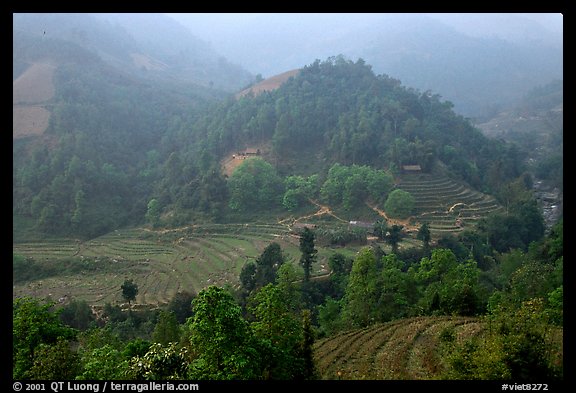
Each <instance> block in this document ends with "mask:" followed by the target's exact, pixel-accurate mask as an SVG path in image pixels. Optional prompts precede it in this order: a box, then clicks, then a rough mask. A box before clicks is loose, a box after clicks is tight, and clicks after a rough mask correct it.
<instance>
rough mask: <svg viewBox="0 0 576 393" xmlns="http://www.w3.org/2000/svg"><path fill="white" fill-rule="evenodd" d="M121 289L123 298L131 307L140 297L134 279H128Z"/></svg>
mask: <svg viewBox="0 0 576 393" xmlns="http://www.w3.org/2000/svg"><path fill="white" fill-rule="evenodd" d="M120 288H122V297H123V298H124V300H126V301H127V302H128V304H129V305H130V304H131V302H132V301H133V300H135V299H136V295H138V284H136V283H135V282H134V281H133V280H132V279H126V280H124V283H123V284H122V286H121V287H120Z"/></svg>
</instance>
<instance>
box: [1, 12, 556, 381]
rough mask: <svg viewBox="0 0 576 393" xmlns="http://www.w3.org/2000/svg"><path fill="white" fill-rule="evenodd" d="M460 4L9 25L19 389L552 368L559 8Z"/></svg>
mask: <svg viewBox="0 0 576 393" xmlns="http://www.w3.org/2000/svg"><path fill="white" fill-rule="evenodd" d="M458 15H459V14H454V15H450V16H448V15H442V14H438V15H435V14H392V15H390V14H375V15H371V16H368V15H364V14H356V15H350V14H334V15H332V16H330V14H303V15H301V19H299V20H300V22H299V23H297V24H295V25H294V26H292V24H291V23H292V22H290V21H295V20H298V19H290V18H298V15H293V14H286V15H285V16H281V15H279V14H222V15H217V14H206V15H204V16H203V17H202V15H196V14H190V15H185V14H181V15H179V14H87V13H86V14H17V13H16V14H13V263H12V272H13V275H12V281H13V318H12V325H13V330H12V341H13V361H12V378H13V379H14V380H92V381H97V380H140V381H142V380H148V381H151V380H191V381H202V380H210V381H216V380H297V381H309V380H379V381H384V380H403V381H406V380H410V381H412V380H475V381H493V380H502V381H504V380H507V381H514V382H518V383H522V382H533V383H540V384H541V383H545V382H546V383H551V384H560V383H562V382H563V380H564V377H563V298H564V295H563V81H562V56H563V52H562V41H561V36H562V19H561V15H560V22H559V27H558V20H557V19H555V17H554V15H553V14H542V15H540V14H534V15H530V14H494V15H493V17H494V18H495V19H494V21H496V22H495V23H497V21H502V20H506V21H509V22H510V24H509V25H506V24H504V25H502V24H500V27H499V28H498V29H496V28H494V29H491V28H489V27H490V26H489V24H488V23H489V20H491V19H490V18H491V17H490V16H489V14H469V15H468V16H467V18H469V19H468V23H464V22H463V21H464V20H466V19H462V21H460V20H459V19H458V18H457V16H458ZM538 16H539V17H541V18H542V20H541V21H540V22H539V21H538V19H537V17H538ZM284 17H285V18H286V19H283V18H284ZM346 18H350V19H349V20H348V19H346ZM362 18H365V19H362ZM462 18H464V16H462ZM352 20H354V21H356V22H358V21H362V23H351V21H352ZM234 21H237V22H238V25H235V24H234V23H233V22H234ZM346 21H348V22H346ZM405 22H406V23H405ZM408 22H409V23H408ZM219 23H222V25H220V24H219ZM284 23H286V25H284ZM467 24H468V27H472V28H473V29H475V30H473V29H470V30H466V28H467V27H466V25H467ZM274 25H276V26H278V27H279V26H292V27H286V28H285V31H284V34H285V35H282V33H280V32H279V31H280V30H279V31H275V33H274V34H270V35H269V36H268V37H267V38H266V36H267V34H266V33H265V32H264V31H265V30H258V29H265V28H266V29H272V28H273V26H274ZM320 26H324V28H323V29H320ZM358 26H362V27H361V28H360V27H358ZM521 27H524V30H523V31H524V32H525V33H524V34H528V36H527V37H525V41H524V38H523V37H522V36H521V35H520V33H519V32H518V31H521ZM202 29H205V30H202ZM516 29H518V30H516ZM556 29H559V30H556ZM320 30H322V32H321V31H320ZM485 30H486V31H491V33H492V35H488V33H486V35H483V34H485V33H484V31H485ZM270 31H272V30H270ZM422 31H426V32H427V34H426V35H423V34H422ZM558 31H559V32H560V33H558ZM527 32H531V33H530V34H529V33H527ZM291 35H292V38H290V37H291ZM303 36H308V37H309V38H308V39H309V40H310V42H309V43H308V44H307V45H304V44H303V43H302V37H303ZM314 37H316V38H314ZM298 39H299V40H300V43H299V44H298V42H297V40H298ZM293 40H294V41H293ZM228 42H234V43H235V45H230V44H229V43H228ZM238 47H241V48H244V49H243V52H242V53H240V52H239V51H238ZM281 48H283V51H281V50H280V49H281ZM457 48H460V49H461V50H460V52H459V51H458V50H456V49H457ZM250 51H252V52H250ZM450 53H452V54H450ZM504 53H505V54H504ZM248 54H250V55H248ZM543 59H546V61H544V60H543ZM470 61H473V62H474V65H473V66H472V65H471V64H470ZM268 72H273V74H268ZM263 73H264V74H265V76H263ZM445 97H449V99H447V98H445ZM78 383H79V384H80V382H78ZM86 386H88V385H86ZM94 386H96V385H94ZM249 386H252V385H249ZM258 386H260V385H258ZM266 386H267V385H263V387H266ZM551 386H552V385H551ZM96 387H97V386H96Z"/></svg>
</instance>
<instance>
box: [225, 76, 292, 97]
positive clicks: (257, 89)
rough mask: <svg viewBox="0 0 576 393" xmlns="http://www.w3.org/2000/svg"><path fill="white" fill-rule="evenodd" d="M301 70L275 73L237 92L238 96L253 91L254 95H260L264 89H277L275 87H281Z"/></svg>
mask: <svg viewBox="0 0 576 393" xmlns="http://www.w3.org/2000/svg"><path fill="white" fill-rule="evenodd" d="M299 71H300V70H299V69H297V70H291V71H286V72H283V73H281V74H278V75H274V76H272V77H270V78H266V79H264V80H263V81H261V82H258V83H256V84H255V85H252V86H250V87H248V88H246V89H244V90H242V91H241V92H239V93H237V94H236V98H239V97H244V96H245V95H248V94H250V93H252V94H254V95H258V94H260V93H262V92H263V91H272V90H275V89H277V88H279V87H280V86H281V85H282V84H283V83H284V82H286V81H287V80H288V78H290V77H292V76H294V75H296V74H298V72H299Z"/></svg>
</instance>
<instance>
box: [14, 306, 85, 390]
mask: <svg viewBox="0 0 576 393" xmlns="http://www.w3.org/2000/svg"><path fill="white" fill-rule="evenodd" d="M52 307H53V304H50V303H46V304H42V303H40V302H39V301H38V300H35V299H32V298H17V299H15V300H14V301H13V305H12V376H13V378H14V379H29V378H32V377H38V378H40V377H41V376H42V375H44V373H48V374H49V373H52V372H56V371H55V368H54V367H56V364H57V363H56V364H52V365H45V367H44V366H42V364H41V359H39V358H38V356H39V353H40V354H44V355H46V356H50V357H51V358H52V359H53V360H54V359H56V358H57V357H58V356H62V357H63V358H66V359H68V360H70V361H71V362H72V363H74V362H75V360H74V359H73V356H72V355H71V354H70V353H68V352H66V350H65V348H66V347H67V345H68V344H67V343H68V340H70V339H72V338H74V337H75V335H76V332H75V330H74V329H72V328H70V327H67V326H64V325H63V324H62V322H61V321H60V319H59V318H58V315H57V314H56V313H54V312H52V310H51V309H52ZM60 340H63V341H60ZM53 345H55V346H54V347H52V346H53ZM38 352H39V353H38ZM35 363H36V364H37V365H36V368H35V369H34V371H32V369H33V367H34V365H35ZM74 367H75V366H74ZM61 372H62V373H68V370H66V369H63V370H62V371H61ZM48 374H47V375H48ZM39 375H40V376H39ZM66 375H67V376H68V375H69V374H66Z"/></svg>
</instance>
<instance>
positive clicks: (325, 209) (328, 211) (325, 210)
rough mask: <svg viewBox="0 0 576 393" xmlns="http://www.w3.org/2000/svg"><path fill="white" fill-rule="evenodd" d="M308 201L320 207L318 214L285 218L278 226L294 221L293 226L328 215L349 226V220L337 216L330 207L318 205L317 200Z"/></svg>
mask: <svg viewBox="0 0 576 393" xmlns="http://www.w3.org/2000/svg"><path fill="white" fill-rule="evenodd" d="M308 201H309V202H310V203H312V204H314V205H316V206H317V207H318V211H317V212H316V213H312V214H308V215H307V216H301V217H298V218H293V217H288V218H285V219H283V220H280V221H278V224H285V223H286V222H288V221H290V220H293V221H292V224H295V223H297V222H299V221H302V220H308V219H310V218H312V217H318V216H323V215H325V214H327V215H329V216H332V217H334V218H335V219H337V220H339V221H342V222H345V223H347V224H348V221H347V220H344V219H343V218H341V217H338V216H337V215H336V214H334V212H333V211H332V210H331V209H330V207H328V206H325V205H321V204H320V203H318V202H317V201H315V200H313V199H309V200H308Z"/></svg>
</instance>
